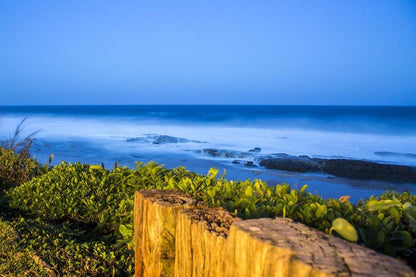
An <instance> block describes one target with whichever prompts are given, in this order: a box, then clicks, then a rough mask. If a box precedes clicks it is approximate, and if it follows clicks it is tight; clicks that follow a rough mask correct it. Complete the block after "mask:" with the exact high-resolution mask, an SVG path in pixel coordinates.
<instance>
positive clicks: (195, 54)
mask: <svg viewBox="0 0 416 277" xmlns="http://www.w3.org/2000/svg"><path fill="white" fill-rule="evenodd" d="M0 37H1V43H0V95H1V96H0V105H18V104H22V105H28V104H33V105H42V104H323V105H331V104H338V105H339V104H345V105H348V104H353V105H416V2H415V1H412V0H409V1H404V0H403V1H400V0H397V1H384V0H374V1H354V0H351V1H271V0H267V1H260V0H259V1H254V0H252V1H244V0H239V1H231V0H229V1H180V0H178V1H157V0H153V1H117V2H116V1H1V2H0Z"/></svg>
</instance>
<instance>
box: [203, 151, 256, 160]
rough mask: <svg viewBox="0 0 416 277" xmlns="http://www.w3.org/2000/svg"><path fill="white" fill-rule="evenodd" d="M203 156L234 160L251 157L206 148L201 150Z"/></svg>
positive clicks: (249, 154)
mask: <svg viewBox="0 0 416 277" xmlns="http://www.w3.org/2000/svg"><path fill="white" fill-rule="evenodd" d="M202 151H203V152H204V153H205V154H208V155H211V156H213V157H225V158H234V159H244V158H247V157H251V156H252V153H248V152H241V151H234V150H226V149H214V148H208V149H203V150H202Z"/></svg>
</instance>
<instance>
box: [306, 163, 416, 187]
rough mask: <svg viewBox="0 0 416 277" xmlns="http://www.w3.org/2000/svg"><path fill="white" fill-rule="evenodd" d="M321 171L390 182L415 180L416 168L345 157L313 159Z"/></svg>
mask: <svg viewBox="0 0 416 277" xmlns="http://www.w3.org/2000/svg"><path fill="white" fill-rule="evenodd" d="M314 160H316V161H317V162H319V163H320V164H321V167H322V171H324V172H326V173H329V174H332V175H335V176H338V177H345V178H350V179H363V180H366V179H377V180H388V181H392V182H409V183H413V182H416V168H415V167H411V166H406V165H394V164H380V163H376V162H369V161H359V160H347V159H314Z"/></svg>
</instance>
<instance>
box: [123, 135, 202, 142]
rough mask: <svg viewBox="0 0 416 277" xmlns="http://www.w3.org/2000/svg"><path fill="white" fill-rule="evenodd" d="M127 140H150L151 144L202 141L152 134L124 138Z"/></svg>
mask: <svg viewBox="0 0 416 277" xmlns="http://www.w3.org/2000/svg"><path fill="white" fill-rule="evenodd" d="M126 141H127V142H144V143H149V142H152V143H153V144H168V143H189V142H193V143H204V142H203V141H199V140H190V139H186V138H180V137H172V136H167V135H153V134H148V135H145V136H144V137H135V138H128V139H127V140H126Z"/></svg>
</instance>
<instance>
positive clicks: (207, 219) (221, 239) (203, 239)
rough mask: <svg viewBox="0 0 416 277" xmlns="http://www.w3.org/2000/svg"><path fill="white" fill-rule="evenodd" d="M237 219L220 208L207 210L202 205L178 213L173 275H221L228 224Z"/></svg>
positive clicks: (183, 276)
mask: <svg viewBox="0 0 416 277" xmlns="http://www.w3.org/2000/svg"><path fill="white" fill-rule="evenodd" d="M237 220H239V219H238V218H236V217H235V216H233V215H232V214H230V213H229V212H227V211H226V210H224V209H222V208H215V209H213V208H207V207H206V206H205V205H198V206H196V207H194V208H190V209H187V210H184V211H182V212H181V213H179V215H178V218H177V225H176V261H175V276H178V277H190V276H206V277H209V276H210V277H217V276H225V275H224V265H225V264H224V258H225V254H226V253H225V244H226V238H227V235H228V231H229V228H230V226H231V224H232V223H233V222H235V221H237Z"/></svg>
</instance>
